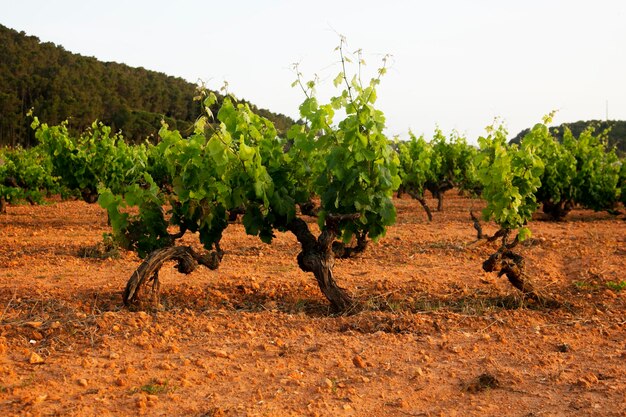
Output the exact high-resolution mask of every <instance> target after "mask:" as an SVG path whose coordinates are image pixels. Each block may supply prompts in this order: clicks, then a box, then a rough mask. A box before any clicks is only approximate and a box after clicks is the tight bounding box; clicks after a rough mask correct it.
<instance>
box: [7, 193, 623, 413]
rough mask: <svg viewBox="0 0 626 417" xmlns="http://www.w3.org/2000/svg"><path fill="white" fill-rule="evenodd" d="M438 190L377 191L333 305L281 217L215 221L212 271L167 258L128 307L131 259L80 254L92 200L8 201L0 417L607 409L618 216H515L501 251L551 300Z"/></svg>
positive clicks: (619, 355) (91, 219)
mask: <svg viewBox="0 0 626 417" xmlns="http://www.w3.org/2000/svg"><path fill="white" fill-rule="evenodd" d="M446 197H447V199H446V201H445V212H435V213H434V220H433V222H432V223H428V222H427V221H426V216H425V214H424V212H423V210H422V209H421V207H420V206H419V203H417V201H414V200H411V199H409V198H406V199H400V200H396V203H397V207H398V212H399V213H398V222H397V224H396V226H394V227H392V228H390V230H389V232H388V233H387V236H386V237H385V238H383V239H381V241H380V242H379V243H378V244H373V245H371V246H369V247H368V249H367V250H366V252H365V253H364V254H363V255H362V256H360V257H359V258H356V259H349V260H342V261H337V264H336V267H335V276H336V278H337V279H338V282H339V284H340V285H341V286H342V287H344V288H346V289H347V290H348V291H349V292H350V293H351V294H353V295H354V297H356V298H357V299H358V300H360V302H361V305H362V308H361V311H359V312H355V313H354V314H351V315H343V316H336V315H333V314H332V313H331V311H330V310H329V308H328V302H327V301H326V299H325V298H323V296H322V295H321V293H320V291H319V289H318V288H317V285H316V283H315V281H314V278H313V276H312V275H310V274H306V273H303V272H301V271H300V270H299V269H298V266H297V263H296V255H297V254H298V252H299V247H298V245H297V242H296V240H295V239H294V237H293V236H291V235H289V234H281V233H278V236H277V238H276V240H275V242H274V243H273V244H272V245H265V244H263V243H261V242H260V240H258V239H257V238H253V237H248V236H246V235H245V233H244V231H243V227H242V226H241V225H240V224H233V225H231V226H229V227H228V229H227V230H226V233H225V237H224V240H223V245H222V246H223V248H224V249H225V251H226V255H225V257H224V259H223V262H222V265H221V267H220V268H219V269H218V270H217V271H209V270H207V269H205V268H199V269H198V270H196V271H195V272H193V273H192V274H191V275H181V274H179V273H178V272H176V270H175V269H174V268H172V267H171V266H170V265H166V266H165V267H164V268H163V270H162V272H161V299H160V305H159V306H156V307H154V306H151V305H150V303H149V302H147V306H146V310H145V311H141V310H138V311H130V310H128V309H126V308H124V307H123V306H122V300H121V292H122V290H123V288H124V286H125V284H126V281H127V280H128V278H129V277H130V276H131V273H132V272H133V271H134V269H135V268H136V267H137V266H138V265H139V263H140V260H139V259H138V258H137V257H136V256H135V255H134V254H132V253H128V252H122V253H121V255H120V257H119V258H116V259H98V258H97V257H96V256H97V255H98V253H97V250H96V249H97V248H96V245H98V243H99V242H102V235H103V233H106V232H108V231H109V229H108V227H107V225H106V216H105V215H104V212H103V210H102V209H100V208H99V207H98V206H97V205H87V204H85V203H82V202H50V203H49V204H48V205H45V206H26V205H25V206H16V207H8V213H7V214H5V215H0V416H13V415H16V416H54V415H58V416H127V415H128V416H131V415H147V416H198V417H200V416H368V417H373V416H520V417H522V416H526V417H531V416H536V417H538V416H626V411H625V410H626V331H625V325H626V288H625V287H626V272H625V271H626V221H624V218H623V216H621V217H611V216H610V215H608V214H606V213H594V212H591V211H585V210H575V211H573V212H572V213H571V214H570V215H568V217H567V218H566V220H565V221H562V222H550V221H546V220H545V219H543V218H541V216H538V218H537V219H536V220H535V221H534V222H533V223H532V224H531V225H530V227H531V229H532V231H533V238H532V239H530V240H529V241H527V242H526V243H524V244H523V245H520V246H519V247H518V248H517V251H518V252H519V253H521V254H522V255H523V256H524V257H525V259H526V268H527V272H528V274H529V276H531V277H532V278H533V282H534V284H535V285H536V286H537V287H538V288H540V290H541V291H542V293H543V294H545V295H547V296H549V297H553V298H555V299H556V300H558V301H559V302H560V303H561V306H560V307H558V308H551V307H548V306H545V305H538V304H537V303H533V302H531V301H528V300H524V299H522V298H521V297H520V294H519V292H518V291H517V290H515V289H514V288H513V287H512V286H511V285H510V284H509V283H508V282H507V280H506V279H505V278H498V277H496V276H495V274H488V273H485V272H483V271H482V269H481V265H482V262H483V261H484V260H485V259H486V258H487V257H488V256H489V255H490V254H491V253H493V252H494V251H495V249H496V247H495V246H493V244H488V243H484V242H478V243H476V242H474V237H475V231H474V229H473V228H472V223H471V221H470V219H469V209H470V208H473V209H474V210H478V209H480V207H481V205H482V203H481V202H480V201H478V200H471V199H466V198H462V197H457V196H455V195H452V193H448V195H446ZM433 203H434V201H433V200H431V201H430V204H431V205H433ZM310 221H311V222H313V219H310ZM485 229H486V230H485V231H486V232H488V233H493V232H494V231H495V227H494V226H493V225H485ZM185 242H186V243H188V244H192V245H194V246H197V245H198V243H197V238H194V236H186V237H185ZM91 252H93V253H91ZM144 295H145V298H148V299H149V297H148V296H149V293H148V292H147V291H146V292H144Z"/></svg>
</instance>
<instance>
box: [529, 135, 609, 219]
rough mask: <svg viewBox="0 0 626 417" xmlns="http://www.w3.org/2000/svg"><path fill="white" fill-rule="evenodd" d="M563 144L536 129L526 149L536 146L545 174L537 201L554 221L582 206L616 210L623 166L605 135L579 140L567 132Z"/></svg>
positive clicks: (588, 136) (542, 177)
mask: <svg viewBox="0 0 626 417" xmlns="http://www.w3.org/2000/svg"><path fill="white" fill-rule="evenodd" d="M562 138H563V139H562V141H561V142H559V141H558V140H557V138H556V137H555V136H553V135H552V133H551V132H550V131H549V130H548V129H546V128H539V129H538V128H533V129H532V130H531V131H530V132H529V133H528V134H526V136H524V138H523V139H522V142H521V143H522V145H523V146H524V145H526V146H531V145H532V146H533V147H534V148H535V149H536V150H537V155H538V156H539V157H540V158H541V159H542V160H543V163H544V165H545V170H544V172H543V174H542V176H541V187H540V188H539V190H538V191H537V193H536V195H537V200H538V201H539V202H541V203H543V204H544V211H547V212H548V211H550V212H551V214H552V215H553V216H554V217H560V216H562V215H565V214H566V213H567V209H565V210H563V209H564V208H567V207H572V206H573V205H576V204H578V205H581V206H583V207H586V208H591V209H594V210H608V209H612V208H613V207H614V206H615V204H616V203H617V201H618V199H619V194H620V191H619V185H618V184H619V177H620V168H621V166H620V163H619V161H618V158H617V156H616V154H615V152H614V151H613V150H610V151H607V149H606V142H605V140H604V138H603V134H601V135H594V133H593V130H591V129H588V130H585V131H583V132H582V133H581V134H580V136H579V137H578V138H576V137H574V135H573V134H572V132H571V131H570V130H569V129H567V128H566V129H565V132H563V135H562Z"/></svg>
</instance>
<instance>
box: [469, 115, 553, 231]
mask: <svg viewBox="0 0 626 417" xmlns="http://www.w3.org/2000/svg"><path fill="white" fill-rule="evenodd" d="M533 130H535V131H536V132H537V133H536V134H537V135H539V134H541V133H540V132H541V131H542V130H547V127H546V126H545V125H543V124H538V125H536V126H535V127H534V128H533ZM487 132H488V135H487V136H486V137H480V138H479V139H478V143H479V145H480V153H479V154H478V156H477V158H476V167H477V174H478V178H479V180H480V182H481V184H482V186H483V192H482V196H483V198H484V199H485V200H486V201H487V207H486V208H485V210H484V211H483V218H484V219H485V220H491V219H493V220H494V221H495V222H496V224H498V226H500V228H502V229H504V230H515V229H520V231H519V235H518V240H520V241H522V240H524V239H525V238H527V237H529V236H530V231H529V230H528V229H527V228H525V225H526V223H527V222H528V221H529V220H530V219H531V217H532V214H533V213H534V212H535V210H536V209H537V207H538V203H537V201H536V197H535V193H536V192H537V190H538V189H539V186H540V185H541V181H540V177H541V174H542V173H543V170H544V165H543V162H542V161H541V159H540V158H539V157H538V155H537V149H536V146H535V145H534V144H531V143H528V144H524V143H522V146H517V145H512V146H508V145H507V144H506V134H507V132H506V130H505V129H504V128H503V127H502V126H498V127H493V126H492V127H489V128H488V129H487Z"/></svg>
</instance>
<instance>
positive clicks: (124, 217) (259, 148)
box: [99, 70, 400, 256]
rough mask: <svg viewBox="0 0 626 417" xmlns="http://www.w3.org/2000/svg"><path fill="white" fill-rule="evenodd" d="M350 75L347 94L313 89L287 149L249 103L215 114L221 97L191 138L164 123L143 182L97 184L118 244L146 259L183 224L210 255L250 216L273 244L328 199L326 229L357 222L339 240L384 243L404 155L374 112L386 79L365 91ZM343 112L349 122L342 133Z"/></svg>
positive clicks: (250, 229)
mask: <svg viewBox="0 0 626 417" xmlns="http://www.w3.org/2000/svg"><path fill="white" fill-rule="evenodd" d="M342 77H343V78H342V79H343V81H344V84H345V88H344V89H343V91H341V93H340V94H339V95H338V96H336V97H333V98H332V99H331V100H330V102H329V103H327V104H320V103H319V102H318V100H317V99H316V98H315V97H314V95H313V94H312V91H311V89H312V88H313V87H314V85H313V83H308V84H307V85H308V88H305V89H304V90H305V92H306V94H307V97H306V99H305V100H304V102H303V103H302V105H301V106H300V113H301V116H302V118H303V120H304V123H303V124H300V125H294V126H293V127H292V128H291V129H290V131H289V133H288V141H289V143H288V142H287V140H285V139H282V138H280V137H279V136H278V132H277V130H276V128H275V126H274V124H273V123H272V122H271V121H270V120H268V119H266V118H264V117H261V116H259V115H257V114H256V113H255V112H254V111H253V110H252V108H251V107H250V105H248V104H246V103H237V102H235V101H234V99H232V98H228V97H227V98H225V99H224V100H223V102H222V104H221V106H220V107H219V110H218V111H217V112H213V111H212V106H213V104H214V103H215V102H216V100H217V97H216V96H215V95H214V94H212V93H205V94H204V95H203V96H202V97H201V99H203V104H204V108H205V110H206V112H205V113H206V114H205V116H203V117H201V118H199V119H198V120H197V121H196V123H195V128H194V133H193V134H191V135H190V136H188V137H187V138H183V136H182V135H181V134H180V132H179V131H177V130H170V129H169V126H168V125H167V124H164V125H163V127H162V128H161V130H160V131H159V136H160V139H161V140H160V142H159V143H158V144H157V145H154V146H148V147H147V148H146V150H145V151H142V152H138V151H135V153H133V155H135V158H136V159H135V161H137V160H138V161H144V159H143V157H144V155H145V158H147V160H148V161H149V163H148V164H147V165H148V166H147V168H146V169H145V170H144V171H143V176H142V177H141V178H139V179H138V178H137V177H135V178H130V177H128V176H127V177H126V179H125V182H126V184H127V185H126V186H119V184H117V183H115V182H113V181H109V179H110V178H109V177H107V178H105V179H103V180H101V181H100V182H99V184H101V185H100V189H99V191H100V198H99V203H100V204H101V205H102V206H103V207H104V208H106V209H107V211H108V213H109V216H110V219H111V225H112V227H113V230H114V234H115V236H116V239H117V240H118V241H120V242H121V243H122V244H123V245H124V246H125V247H128V248H131V249H134V250H136V251H137V252H139V254H140V255H141V256H144V255H146V254H147V253H149V252H150V251H151V250H154V249H156V248H159V247H163V246H166V245H169V244H171V243H172V239H173V237H172V236H171V235H169V234H168V230H167V227H168V226H175V227H177V228H179V229H180V230H181V231H187V230H188V231H191V232H198V234H199V239H200V241H201V242H202V244H203V245H204V246H205V248H206V249H207V250H210V249H211V248H213V247H215V246H216V245H217V244H218V243H219V241H220V239H221V237H222V234H223V232H224V230H225V228H226V227H227V226H228V222H227V218H228V212H229V211H231V210H240V209H243V211H244V212H245V215H244V216H243V219H242V220H243V224H244V227H245V229H246V232H247V233H248V234H250V235H255V236H259V238H260V239H261V240H262V241H264V242H271V240H272V239H273V237H274V232H275V231H276V230H278V231H286V230H288V228H289V225H290V223H291V222H292V220H293V219H294V218H295V217H296V215H297V211H296V207H297V205H298V204H303V203H306V202H308V201H309V199H310V198H311V196H312V195H317V196H319V197H320V200H321V206H322V211H321V213H320V226H321V227H322V228H325V227H326V225H325V222H324V219H325V218H326V217H327V216H329V215H335V214H358V217H357V218H356V219H354V220H346V221H343V222H341V224H339V233H340V237H342V238H343V239H344V240H346V241H348V240H350V238H351V237H352V235H353V234H355V233H359V234H360V235H367V236H368V237H369V238H371V239H377V238H379V237H381V236H382V235H383V234H384V232H385V229H386V227H387V226H388V225H390V224H392V223H393V222H394V221H395V208H394V206H393V204H392V202H391V194H392V192H393V190H394V189H395V188H397V186H398V185H399V181H400V180H399V176H398V160H397V157H396V155H395V153H393V152H392V149H391V147H390V146H389V141H388V139H387V138H386V137H385V136H384V134H383V133H382V132H383V129H384V116H383V114H382V112H380V111H379V110H377V109H375V107H374V103H375V101H376V86H377V85H378V83H379V78H374V79H372V80H371V81H370V83H369V84H366V85H362V84H361V81H360V80H359V79H358V78H352V79H351V81H348V76H347V75H346V73H345V70H344V71H342ZM298 82H300V80H299V81H298ZM301 85H303V86H304V84H301ZM338 110H342V113H345V117H344V118H343V119H342V120H341V121H340V122H339V123H338V124H336V125H335V124H334V122H333V117H334V115H335V112H336V111H338ZM214 114H215V115H216V118H217V120H216V122H217V123H212V122H213V119H212V118H213V115H214ZM118 145H119V144H118V143H117V142H115V143H114V148H115V147H117V146H118ZM287 145H291V146H287ZM286 149H288V150H286ZM110 151H111V152H116V149H111V150H110ZM137 155H140V156H141V157H137ZM161 207H169V210H168V212H164V211H163V210H162V209H161Z"/></svg>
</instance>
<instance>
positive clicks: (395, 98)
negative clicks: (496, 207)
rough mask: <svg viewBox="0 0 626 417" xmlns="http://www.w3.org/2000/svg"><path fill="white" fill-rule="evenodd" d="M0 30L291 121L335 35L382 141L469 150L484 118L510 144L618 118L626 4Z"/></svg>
mask: <svg viewBox="0 0 626 417" xmlns="http://www.w3.org/2000/svg"><path fill="white" fill-rule="evenodd" d="M0 10H1V11H0V23H1V24H3V25H5V26H8V27H10V28H13V29H16V30H18V31H22V30H23V31H25V32H26V33H27V34H29V35H34V36H37V37H39V38H40V39H41V40H42V41H47V42H54V43H55V44H57V45H63V47H64V48H65V49H67V50H69V51H71V52H76V53H80V54H82V55H86V56H94V57H96V58H98V59H100V60H103V61H115V62H122V63H126V64H128V65H131V66H135V67H136V66H142V67H144V68H147V69H151V70H156V71H160V72H164V73H166V74H168V75H174V76H179V77H183V78H185V79H187V80H189V81H191V82H196V81H197V80H198V79H201V80H204V81H206V82H207V85H208V86H209V87H211V88H213V89H218V88H219V87H220V86H221V85H222V84H223V82H224V81H227V82H228V84H229V90H230V91H231V92H232V93H234V94H235V95H236V96H238V97H242V98H245V99H247V100H249V101H251V102H253V103H255V104H256V105H258V106H259V107H264V108H267V109H270V110H272V111H275V112H280V113H284V114H287V115H289V116H292V117H294V118H296V119H297V118H298V106H299V104H300V102H301V101H302V99H303V96H302V92H301V91H300V90H299V89H297V88H292V87H291V82H292V81H293V80H294V79H295V74H294V72H293V70H292V64H293V63H295V62H298V63H299V64H300V67H301V71H302V72H303V73H304V74H305V77H306V78H312V77H313V75H314V74H317V75H318V76H319V78H320V80H322V81H323V82H325V84H326V86H327V88H322V87H320V89H319V96H320V98H322V99H324V98H328V97H330V95H331V94H333V93H334V92H335V90H333V89H332V79H333V78H334V76H335V75H336V74H337V73H338V72H339V70H340V67H339V64H338V55H337V54H336V52H334V48H335V47H336V46H337V45H338V43H339V36H338V34H342V35H344V36H345V37H346V38H347V41H348V50H350V51H354V50H356V49H362V50H363V52H364V58H365V60H366V62H367V64H368V65H367V67H365V71H364V75H365V77H364V78H366V79H368V78H369V77H370V75H374V74H375V71H376V69H377V68H378V66H379V64H380V59H381V58H382V56H383V55H385V54H391V55H393V58H392V59H391V61H390V64H391V67H390V69H389V72H388V74H387V75H386V76H385V77H384V78H383V80H382V83H381V86H380V88H379V91H378V97H379V101H378V103H377V107H378V108H379V109H381V110H382V111H383V112H384V113H385V115H386V117H387V126H388V131H387V133H388V135H389V136H393V135H400V136H401V137H406V135H407V132H408V130H409V129H412V130H413V131H414V132H415V133H417V134H420V133H425V134H426V135H427V136H428V135H430V134H432V132H433V130H434V128H435V126H437V125H438V126H439V127H440V128H441V129H443V130H444V132H449V131H451V130H452V129H456V130H458V131H459V132H461V133H465V134H466V135H467V137H468V139H469V140H470V141H471V142H475V141H476V138H477V137H478V136H480V135H481V134H483V133H484V127H485V126H487V125H489V124H491V123H492V121H493V119H494V117H500V118H502V119H504V121H505V122H506V124H507V126H508V129H509V132H510V135H511V136H513V135H515V134H517V133H518V132H519V131H520V130H521V129H523V128H525V127H530V126H532V125H533V124H535V123H537V122H538V121H540V120H541V116H542V115H544V114H547V113H549V112H550V111H551V110H555V109H557V110H559V112H558V113H557V116H556V119H555V123H562V122H573V121H577V120H582V119H585V120H586V119H605V118H606V113H607V103H608V117H609V119H620V120H626V23H625V22H626V1H624V0H596V1H593V2H592V1H580V0H570V1H565V0H553V1H551V0H543V1H536V0H527V1H506V0H497V1H496V0H474V1H469V0H465V1H462V0H447V1H437V2H435V1H395V0H386V1H384V2H383V1H376V2H374V1H369V0H358V1H352V0H349V1H342V0H335V1H327V0H316V1H307V2H304V1H296V0H291V1H286V0H285V1H282V0H274V1H251V0H239V1H224V0H222V1H219V2H218V1H215V2H213V1H192V0H190V1H179V2H173V1H161V0H152V1H144V0H141V1H139V0H126V1H118V0H109V1H106V2H104V1H99V2H96V1H88V0H81V1H69V0H58V1H50V0H46V1H42V0H28V1H17V0H13V1H7V0H0Z"/></svg>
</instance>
